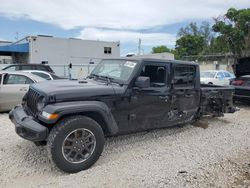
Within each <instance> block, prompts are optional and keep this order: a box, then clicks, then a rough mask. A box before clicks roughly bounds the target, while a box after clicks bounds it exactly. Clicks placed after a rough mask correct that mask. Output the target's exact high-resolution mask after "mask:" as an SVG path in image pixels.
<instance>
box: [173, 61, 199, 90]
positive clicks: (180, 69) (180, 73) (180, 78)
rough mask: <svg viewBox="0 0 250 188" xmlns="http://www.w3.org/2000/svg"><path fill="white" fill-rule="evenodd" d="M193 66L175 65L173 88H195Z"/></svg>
mask: <svg viewBox="0 0 250 188" xmlns="http://www.w3.org/2000/svg"><path fill="white" fill-rule="evenodd" d="M195 72H196V71H195V66H190V65H177V66H175V67H174V79H173V84H174V87H175V88H177V87H194V86H195Z"/></svg>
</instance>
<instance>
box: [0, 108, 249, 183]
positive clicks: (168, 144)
mask: <svg viewBox="0 0 250 188" xmlns="http://www.w3.org/2000/svg"><path fill="white" fill-rule="evenodd" d="M240 107H241V111H240V112H237V113H235V114H227V115H225V117H223V118H209V119H205V120H206V121H208V122H209V125H208V128H206V129H204V128H201V127H196V126H192V125H186V126H183V127H174V128H168V129H161V130H156V131H151V132H143V133H139V134H133V135H127V136H120V137H114V138H109V139H107V142H106V145H105V148H104V152H103V154H102V156H101V157H100V159H99V160H98V161H97V163H96V164H95V165H94V166H93V167H92V168H90V169H88V170H86V171H82V172H79V173H77V174H65V173H63V172H61V171H60V170H58V169H57V168H56V167H55V166H54V164H53V163H51V162H50V161H49V160H48V158H47V151H46V147H36V146H35V145H34V144H33V143H31V142H29V141H26V140H23V139H21V138H19V137H18V136H17V135H16V134H15V131H14V126H13V125H12V124H11V123H10V121H9V120H8V116H7V114H0V122H1V125H0V132H1V133H2V136H1V138H0V187H58V186H60V187H108V188H110V187H250V125H249V119H250V117H249V116H250V107H249V106H240Z"/></svg>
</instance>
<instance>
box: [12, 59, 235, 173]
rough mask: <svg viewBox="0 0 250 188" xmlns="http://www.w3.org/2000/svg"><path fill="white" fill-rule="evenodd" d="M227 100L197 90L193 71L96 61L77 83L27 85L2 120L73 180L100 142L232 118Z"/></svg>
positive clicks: (156, 63) (172, 64)
mask: <svg viewBox="0 0 250 188" xmlns="http://www.w3.org/2000/svg"><path fill="white" fill-rule="evenodd" d="M233 92H234V90H233V89H232V88H230V87H221V86H211V85H201V84H200V72H199V66H198V64H196V63H192V62H184V61H170V60H161V59H136V58H135V59H133V58H120V59H104V60H102V61H101V62H100V63H99V64H98V65H97V66H96V67H95V69H94V70H93V71H92V73H91V74H90V75H89V76H88V77H87V78H86V79H84V80H68V81H65V80H63V81H48V82H41V83H37V84H33V85H31V86H30V89H29V91H28V93H27V94H26V95H25V97H24V98H23V102H22V104H21V105H19V106H16V107H15V108H14V109H13V110H12V111H11V112H10V114H9V117H10V119H11V120H12V122H13V123H14V124H15V127H16V132H17V134H18V135H19V136H21V137H22V138H24V139H27V140H30V141H33V142H35V143H36V144H37V145H38V144H47V148H48V151H49V156H50V157H51V158H52V160H53V161H54V162H55V164H56V165H57V166H58V167H59V168H60V169H61V170H63V171H65V172H69V173H75V172H79V171H81V170H84V169H87V168H89V167H90V166H91V165H93V164H94V163H95V162H96V161H97V160H98V158H99V156H100V155H101V153H102V150H103V146H104V142H105V137H107V136H113V135H120V134H127V133H132V132H138V131H145V130H150V129H156V128H163V127H169V126H174V125H177V124H184V123H190V122H192V121H195V120H197V119H199V118H200V117H201V116H204V115H212V116H222V115H223V113H233V112H235V111H236V108H235V107H234V106H233V103H232V96H233Z"/></svg>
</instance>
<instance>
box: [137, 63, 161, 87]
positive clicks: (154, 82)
mask: <svg viewBox="0 0 250 188" xmlns="http://www.w3.org/2000/svg"><path fill="white" fill-rule="evenodd" d="M140 76H145V77H149V78H150V86H151V87H163V86H165V85H166V67H165V66H157V65H145V66H144V67H143V69H142V71H141V74H140Z"/></svg>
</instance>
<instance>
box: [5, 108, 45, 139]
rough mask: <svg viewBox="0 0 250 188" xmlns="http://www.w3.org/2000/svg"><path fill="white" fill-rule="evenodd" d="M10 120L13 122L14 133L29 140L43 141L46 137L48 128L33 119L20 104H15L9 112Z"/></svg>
mask: <svg viewBox="0 0 250 188" xmlns="http://www.w3.org/2000/svg"><path fill="white" fill-rule="evenodd" d="M9 118H10V120H11V121H12V122H13V123H14V124H15V129H16V133H17V134H18V135H19V136H21V137H22V138H24V139H27V140H30V141H43V140H45V139H46V138H47V136H48V134H49V130H48V128H47V127H45V126H43V125H41V124H39V123H37V122H36V121H34V119H33V117H32V116H29V115H28V114H27V113H26V112H25V111H24V109H23V107H22V106H16V107H15V108H14V109H13V110H11V111H10V113H9Z"/></svg>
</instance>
